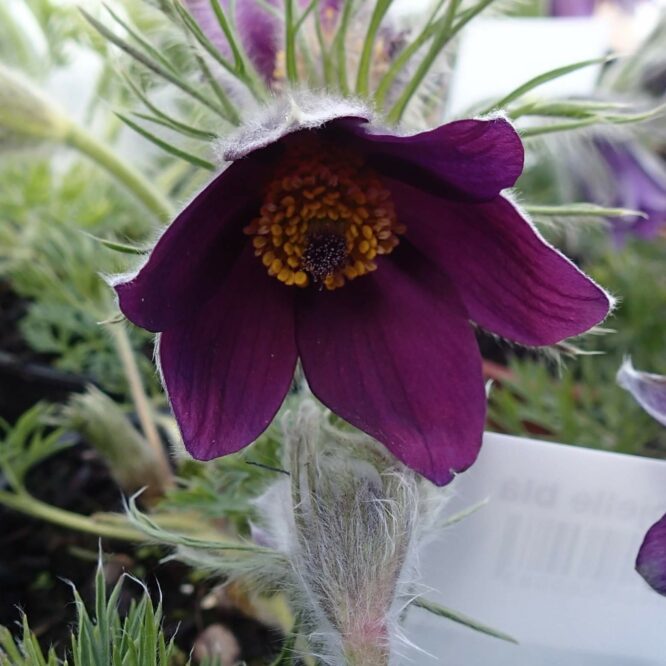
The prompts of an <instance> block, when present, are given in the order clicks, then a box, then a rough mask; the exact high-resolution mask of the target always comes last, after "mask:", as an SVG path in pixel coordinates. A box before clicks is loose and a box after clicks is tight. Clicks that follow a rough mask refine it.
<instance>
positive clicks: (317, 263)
mask: <svg viewBox="0 0 666 666" xmlns="http://www.w3.org/2000/svg"><path fill="white" fill-rule="evenodd" d="M244 232H245V233H246V234H247V235H249V236H252V237H253V238H252V245H253V247H254V252H255V255H256V256H257V257H260V258H261V261H262V262H263V264H264V266H266V268H267V269H268V274H269V275H271V276H274V277H276V278H277V279H278V280H280V281H281V282H283V283H284V284H286V285H296V286H298V287H307V286H308V285H309V284H311V283H315V284H318V285H321V286H324V287H326V288H327V289H336V288H337V287H341V286H343V285H344V284H345V282H346V281H348V280H353V279H354V278H357V277H360V276H361V275H365V274H367V273H370V272H372V271H374V270H376V268H377V264H376V262H375V258H376V257H377V256H379V255H384V254H390V253H391V252H392V251H393V249H394V248H395V247H396V246H397V245H398V243H399V239H398V236H399V235H400V234H402V233H404V232H405V227H404V226H403V225H401V224H399V223H398V221H397V218H396V214H395V208H394V206H393V201H392V200H391V194H390V192H389V190H388V189H387V188H386V187H385V186H384V185H383V183H382V182H381V179H380V178H379V176H378V175H377V174H376V173H375V171H374V170H373V169H372V168H371V167H369V166H368V165H367V164H366V163H365V160H364V159H363V157H362V156H361V155H359V154H358V153H357V152H356V151H353V150H350V149H349V148H345V147H341V146H336V145H334V144H332V143H331V142H328V141H323V140H315V139H314V138H312V137H297V138H296V140H294V141H292V142H290V143H289V144H288V145H287V146H286V151H285V155H284V157H283V159H282V160H281V163H280V165H279V166H278V168H277V170H276V173H275V175H274V177H273V178H272V180H271V181H270V182H269V183H268V186H267V187H266V192H265V196H264V200H263V203H262V206H261V208H260V211H259V217H257V218H255V219H254V220H252V222H251V223H250V224H249V225H248V226H247V227H245V229H244Z"/></svg>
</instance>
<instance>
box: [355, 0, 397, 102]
mask: <svg viewBox="0 0 666 666" xmlns="http://www.w3.org/2000/svg"><path fill="white" fill-rule="evenodd" d="M392 2H393V0H376V2H375V7H374V9H373V11H372V15H371V16H370V22H369V23H368V29H367V32H366V35H365V39H364V41H363V49H362V50H361V59H360V60H359V64H358V72H357V76H356V93H357V94H358V95H361V96H362V97H365V96H366V95H367V94H368V86H369V82H370V65H371V63H372V56H373V54H374V48H375V40H376V38H377V32H378V31H379V26H380V25H381V23H382V21H383V20H384V17H385V16H386V12H388V10H389V8H390V7H391V3H392Z"/></svg>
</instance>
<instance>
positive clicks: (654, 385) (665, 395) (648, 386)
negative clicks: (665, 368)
mask: <svg viewBox="0 0 666 666" xmlns="http://www.w3.org/2000/svg"><path fill="white" fill-rule="evenodd" d="M617 383H618V384H619V385H620V386H621V387H622V388H623V389H626V390H627V391H629V393H631V395H632V396H633V397H634V399H635V400H636V402H637V403H638V404H639V405H640V406H641V407H642V408H643V409H644V410H645V411H646V412H647V413H648V414H649V415H650V416H651V417H652V418H653V419H656V420H657V421H659V423H661V424H662V425H664V426H666V376H664V375H655V374H652V373H649V372H640V371H638V370H635V369H634V366H633V364H632V363H631V359H629V358H628V359H625V361H624V363H623V364H622V366H621V367H620V369H619V371H618V373H617Z"/></svg>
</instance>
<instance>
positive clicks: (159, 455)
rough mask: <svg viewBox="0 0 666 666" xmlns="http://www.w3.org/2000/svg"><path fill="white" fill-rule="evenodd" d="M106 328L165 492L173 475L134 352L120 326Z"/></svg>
mask: <svg viewBox="0 0 666 666" xmlns="http://www.w3.org/2000/svg"><path fill="white" fill-rule="evenodd" d="M107 328H108V329H109V331H110V333H111V336H112V337H113V341H114V342H115V344H116V350H117V352H118V357H119V358H120V362H121V363H122V366H123V370H124V372H125V376H126V377H127V383H128V385H129V389H130V393H131V394H132V400H133V401H134V406H135V408H136V412H137V416H138V417H139V422H140V423H141V429H142V430H143V434H144V436H145V438H146V441H147V442H148V444H149V446H150V448H151V451H152V453H153V456H154V458H155V465H156V471H157V474H156V476H157V477H158V478H159V479H160V485H161V486H162V488H161V489H162V490H165V489H166V488H168V487H169V486H171V485H173V473H172V472H171V466H170V465H169V460H168V459H167V455H166V452H165V450H164V446H163V445H162V441H161V439H160V435H159V432H158V431H157V426H156V425H155V419H154V418H153V413H152V409H151V406H150V402H149V400H148V396H147V395H146V392H145V390H144V387H143V382H142V381H141V374H140V373H139V368H138V366H137V363H136V358H135V357H134V350H133V349H132V345H131V344H130V341H129V337H128V335H127V331H126V330H125V328H124V327H123V326H122V325H119V324H111V325H109V326H107Z"/></svg>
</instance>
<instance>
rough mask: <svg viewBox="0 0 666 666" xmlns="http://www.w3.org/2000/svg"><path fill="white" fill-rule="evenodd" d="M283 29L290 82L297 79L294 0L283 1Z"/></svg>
mask: <svg viewBox="0 0 666 666" xmlns="http://www.w3.org/2000/svg"><path fill="white" fill-rule="evenodd" d="M284 29H285V60H286V66H287V78H288V79H289V81H291V83H295V82H297V81H298V66H297V64H296V31H295V29H294V0H285V2H284Z"/></svg>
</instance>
